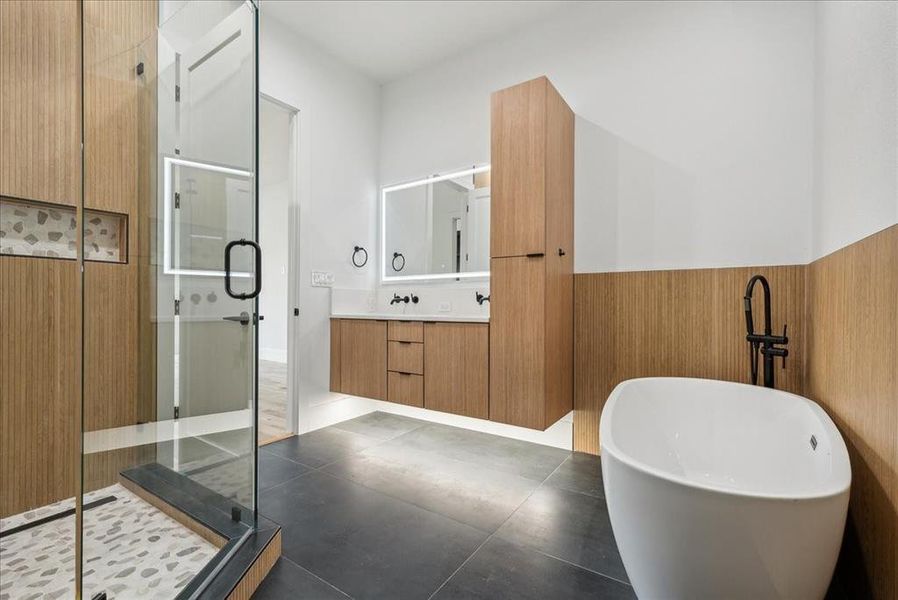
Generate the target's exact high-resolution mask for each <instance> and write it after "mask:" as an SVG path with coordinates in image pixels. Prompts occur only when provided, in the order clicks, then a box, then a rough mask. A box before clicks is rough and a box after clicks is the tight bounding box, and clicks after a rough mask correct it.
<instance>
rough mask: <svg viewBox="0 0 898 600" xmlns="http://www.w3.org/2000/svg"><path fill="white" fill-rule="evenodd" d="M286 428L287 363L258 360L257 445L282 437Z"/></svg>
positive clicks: (286, 433)
mask: <svg viewBox="0 0 898 600" xmlns="http://www.w3.org/2000/svg"><path fill="white" fill-rule="evenodd" d="M289 433H290V432H289V430H288V428H287V364H286V363H280V362H274V361H271V360H260V361H259V445H262V444H267V443H270V442H273V441H275V440H279V439H282V438H283V437H285V436H287V435H288V434H289Z"/></svg>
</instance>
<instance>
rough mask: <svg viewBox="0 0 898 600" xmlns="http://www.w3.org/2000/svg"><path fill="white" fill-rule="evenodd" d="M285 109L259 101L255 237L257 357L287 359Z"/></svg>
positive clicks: (287, 148)
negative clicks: (259, 248) (258, 261)
mask: <svg viewBox="0 0 898 600" xmlns="http://www.w3.org/2000/svg"><path fill="white" fill-rule="evenodd" d="M290 121H291V114H290V111H288V110H287V109H285V108H283V107H281V106H278V105H277V104H275V103H274V102H271V101H269V100H264V99H262V100H260V101H259V241H260V243H261V244H262V245H263V247H264V248H265V250H264V252H262V274H263V276H262V293H261V294H260V295H259V312H260V313H261V314H262V315H264V316H265V320H264V321H262V322H260V323H259V357H260V358H261V359H263V360H273V361H277V362H283V363H285V362H287V332H288V330H289V327H290V325H291V323H290V321H291V320H292V316H289V310H290V308H289V306H288V304H289V298H290V296H289V290H288V282H289V277H288V274H287V268H288V266H289V256H290V244H289V241H290V238H289V234H290V200H291V196H290V194H291V185H292V182H291V175H292V173H293V171H292V169H291V168H290V159H291V148H290V146H291V143H292V141H293V140H292V139H291V138H293V137H294V136H293V135H292V134H293V131H292V128H291V122H290Z"/></svg>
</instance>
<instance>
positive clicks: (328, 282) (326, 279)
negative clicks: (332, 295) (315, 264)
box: [312, 271, 334, 287]
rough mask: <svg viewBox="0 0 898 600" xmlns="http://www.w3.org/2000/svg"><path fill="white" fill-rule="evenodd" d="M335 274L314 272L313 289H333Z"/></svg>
mask: <svg viewBox="0 0 898 600" xmlns="http://www.w3.org/2000/svg"><path fill="white" fill-rule="evenodd" d="M333 285H334V274H333V273H329V272H326V271H312V287H332V286H333Z"/></svg>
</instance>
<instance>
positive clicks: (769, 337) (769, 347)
mask: <svg viewBox="0 0 898 600" xmlns="http://www.w3.org/2000/svg"><path fill="white" fill-rule="evenodd" d="M759 281H760V282H761V287H763V288H764V334H763V335H761V334H757V333H755V323H754V319H753V318H752V310H751V294H752V291H753V290H754V287H755V284H756V283H757V282H759ZM742 301H743V305H744V308H745V329H746V331H747V332H748V334H747V335H746V336H745V339H746V341H748V344H749V348H748V358H749V364H750V367H751V383H752V385H756V384H757V383H758V351H759V350H760V352H761V354H763V355H764V387H769V388H772V387H773V357H774V356H780V357H782V359H783V368H784V369H785V368H786V357H787V356H789V351H788V350H786V349H785V348H777V345H780V346H785V345H787V344H788V343H789V338H788V337H787V336H786V326H785V325H783V335H773V329H772V327H771V326H770V284H769V283H767V278H766V277H764V276H763V275H755V276H754V277H752V278H751V279H749V280H748V285H747V286H746V287H745V297H744V298H743V299H742Z"/></svg>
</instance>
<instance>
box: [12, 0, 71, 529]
mask: <svg viewBox="0 0 898 600" xmlns="http://www.w3.org/2000/svg"><path fill="white" fill-rule="evenodd" d="M80 22H81V4H80V2H76V1H74V0H72V1H68V2H65V1H62V2H53V3H51V2H28V1H18V0H13V1H8V2H0V195H3V196H10V197H18V198H24V199H31V200H38V201H44V202H54V203H59V204H66V205H70V206H77V205H79V204H80V202H81V149H80V148H81V146H80V144H81V87H80V80H81V65H80V56H81V52H80V27H81V26H80ZM77 267H78V265H77V263H76V262H74V261H64V260H52V259H36V258H30V257H21V258H20V257H10V256H3V257H0V517H2V516H7V515H10V514H14V513H17V512H21V511H24V510H28V509H31V508H35V507H38V506H43V505H46V504H49V503H52V502H55V501H57V500H61V499H63V498H66V497H70V496H72V495H74V493H75V489H76V476H77V459H78V447H79V444H78V441H79V437H78V436H79V430H78V424H79V418H78V415H79V412H78V408H79V406H80V404H79V398H80V393H79V381H80V362H79V360H80V352H79V346H80V341H79V340H80V337H79V335H80V334H79V332H80V314H81V304H80V302H81V300H80V284H79V278H78V270H77Z"/></svg>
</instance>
